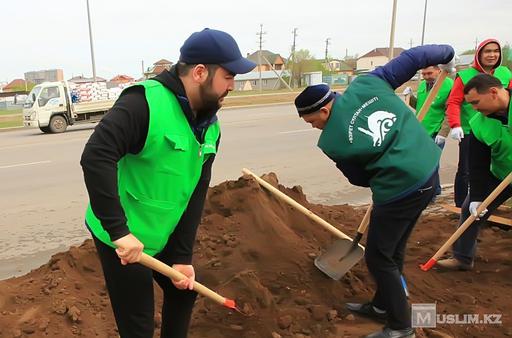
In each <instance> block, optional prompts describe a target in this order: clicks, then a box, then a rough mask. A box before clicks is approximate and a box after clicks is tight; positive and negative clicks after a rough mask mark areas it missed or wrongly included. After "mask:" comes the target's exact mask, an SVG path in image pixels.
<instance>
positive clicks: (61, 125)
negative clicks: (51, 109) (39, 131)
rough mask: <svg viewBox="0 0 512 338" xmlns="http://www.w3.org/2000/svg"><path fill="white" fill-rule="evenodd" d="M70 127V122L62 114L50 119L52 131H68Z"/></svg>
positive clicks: (49, 126)
mask: <svg viewBox="0 0 512 338" xmlns="http://www.w3.org/2000/svg"><path fill="white" fill-rule="evenodd" d="M67 127H68V123H67V121H66V119H65V118H64V117H62V116H60V115H55V116H53V117H52V118H51V119H50V124H49V125H48V128H50V131H51V132H52V133H63V132H65V131H66V128H67Z"/></svg>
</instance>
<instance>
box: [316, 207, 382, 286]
mask: <svg viewBox="0 0 512 338" xmlns="http://www.w3.org/2000/svg"><path fill="white" fill-rule="evenodd" d="M371 212H372V206H371V205H370V207H369V208H368V210H366V214H365V215H364V217H363V220H362V221H361V224H360V225H359V228H357V234H356V236H355V237H354V239H353V240H350V239H346V238H342V239H339V240H337V241H336V242H334V243H333V244H332V245H331V246H330V247H329V248H328V249H327V251H325V252H324V253H323V254H321V255H320V256H318V257H317V258H316V259H315V265H316V267H317V268H318V269H320V270H321V271H322V272H323V273H325V274H326V275H327V276H329V277H331V278H332V279H335V280H340V279H341V277H343V276H344V275H345V274H346V273H347V272H348V270H350V269H351V268H352V267H353V266H354V265H356V264H357V262H359V261H360V260H361V259H362V258H363V257H364V247H363V246H361V245H360V244H359V242H360V241H361V238H362V237H363V235H364V233H365V232H366V228H367V227H368V224H369V223H370V215H371Z"/></svg>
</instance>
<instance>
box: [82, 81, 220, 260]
mask: <svg viewBox="0 0 512 338" xmlns="http://www.w3.org/2000/svg"><path fill="white" fill-rule="evenodd" d="M137 85H140V86H143V87H144V89H145V95H146V100H147V102H148V106H149V128H148V134H147V137H146V142H145V144H144V147H143V148H142V150H141V151H140V152H139V153H138V154H136V155H133V154H126V155H125V156H124V157H123V158H121V159H120V160H119V162H118V163H117V167H118V169H117V179H118V190H119V199H120V201H121V205H122V207H123V209H124V212H125V215H126V218H127V226H128V228H129V229H130V232H131V233H132V234H133V235H134V236H135V237H137V238H138V239H139V240H140V241H141V242H142V243H143V244H144V252H145V253H147V254H149V255H152V256H153V255H155V254H157V253H159V252H160V251H161V250H162V249H163V248H164V246H165V245H166V243H167V241H168V239H169V236H170V235H171V234H172V232H173V231H174V229H175V228H176V225H177V224H178V222H179V220H180V218H181V216H182V215H183V213H184V211H185V209H186V207H187V205H188V203H189V200H190V198H191V196H192V193H193V192H194V190H195V188H196V186H197V183H198V182H199V178H200V176H201V170H202V167H203V163H204V162H205V161H206V160H207V159H208V157H209V156H211V155H212V154H215V153H216V146H217V140H218V139H219V134H220V127H219V123H218V122H215V123H213V124H211V125H210V126H209V127H208V129H207V130H206V133H205V137H204V143H202V144H201V143H199V142H198V141H197V139H196V137H195V135H194V133H193V131H192V129H191V128H190V125H189V123H188V121H187V119H186V117H185V114H184V113H183V110H182V109H181V106H180V104H179V103H178V100H177V99H176V96H175V95H174V94H173V93H172V92H171V91H169V90H168V89H167V88H165V87H164V86H163V85H162V84H161V83H159V82H158V81H155V80H147V81H144V82H141V83H139V84H137ZM85 219H86V222H87V225H88V226H89V228H90V230H91V231H92V233H93V234H94V236H96V237H97V238H98V239H100V240H101V241H102V242H103V243H105V244H107V245H110V246H111V247H115V245H114V244H113V243H112V241H111V240H110V236H109V234H108V233H107V232H106V231H105V230H104V229H103V227H102V225H101V222H100V220H99V219H98V218H97V217H96V216H95V215H94V212H93V210H92V208H91V205H90V204H89V206H88V208H87V211H86V218H85Z"/></svg>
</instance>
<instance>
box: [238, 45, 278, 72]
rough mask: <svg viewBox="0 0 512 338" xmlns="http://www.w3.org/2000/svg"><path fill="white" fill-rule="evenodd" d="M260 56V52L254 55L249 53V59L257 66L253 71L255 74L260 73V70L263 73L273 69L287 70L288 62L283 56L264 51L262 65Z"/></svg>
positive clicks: (262, 52)
mask: <svg viewBox="0 0 512 338" xmlns="http://www.w3.org/2000/svg"><path fill="white" fill-rule="evenodd" d="M258 54H259V51H256V52H254V53H252V54H249V53H247V58H248V59H249V60H251V61H252V62H254V63H255V64H256V67H255V68H254V69H253V70H252V71H253V72H259V71H260V68H261V71H262V72H264V71H268V70H272V68H274V69H275V70H282V69H285V63H286V60H285V59H284V58H283V57H282V56H281V55H279V54H276V53H272V52H271V51H268V50H262V51H261V64H260V62H259V58H258ZM267 61H268V62H267Z"/></svg>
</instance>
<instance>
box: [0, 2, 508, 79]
mask: <svg viewBox="0 0 512 338" xmlns="http://www.w3.org/2000/svg"><path fill="white" fill-rule="evenodd" d="M6 3H8V4H6ZM86 3H87V2H86V0H45V1H41V0H23V1H5V0H4V1H1V2H0V6H1V7H0V23H1V26H2V34H1V35H0V36H1V38H0V82H2V81H11V80H13V79H15V78H23V76H24V75H23V74H24V73H25V72H27V71H35V70H44V69H55V68H60V69H63V70H64V77H65V78H66V79H69V78H71V77H72V76H76V75H84V76H92V65H91V52H90V44H89V30H88V21H87V5H86ZM89 5H90V10H91V23H92V35H93V42H94V45H93V46H94V56H95V61H96V62H95V63H96V74H97V76H101V77H104V78H107V79H110V78H112V77H114V76H115V75H118V74H126V75H130V76H132V77H135V78H139V77H140V76H141V75H142V61H143V62H144V66H145V67H146V68H147V67H149V66H150V65H151V64H153V63H154V62H156V61H158V60H159V59H162V58H165V59H168V60H170V61H173V62H175V61H177V60H178V58H179V48H180V47H181V45H182V44H183V41H185V39H186V38H187V37H188V36H189V35H190V34H191V33H193V32H196V31H200V30H202V29H203V28H205V27H209V28H214V29H219V30H224V31H226V32H228V33H230V34H231V35H232V36H233V37H234V38H235V39H236V41H237V42H238V45H239V47H240V50H241V51H242V54H243V55H246V53H252V52H255V51H256V50H257V49H258V48H259V47H258V35H257V33H258V32H259V31H260V25H263V31H264V32H265V33H266V34H264V36H263V49H267V50H270V51H272V52H274V53H279V54H281V55H282V56H284V57H285V58H287V57H289V55H290V51H291V45H292V41H293V34H292V31H293V29H294V28H297V34H298V35H297V38H296V49H297V50H299V49H307V50H309V51H310V52H311V53H312V54H313V55H314V56H315V57H317V58H323V57H324V55H325V45H326V44H325V41H326V39H327V38H329V39H330V44H329V47H328V55H329V57H331V58H343V57H344V56H345V55H346V53H347V51H348V54H349V55H354V54H358V55H359V56H361V55H363V54H365V53H367V52H368V51H370V50H371V49H373V48H376V47H388V46H389V40H390V32H391V17H392V5H393V0H356V1H354V0H350V1H349V0H338V1H331V0H323V1H308V0H295V1H287V0H282V1H275V0H273V1H267V0H259V1H243V0H238V1H231V0H210V1H193V0H189V1H180V2H177V1H169V0H168V1H164V0H144V1H136V0H89ZM424 6H425V0H397V14H396V27H395V47H403V48H409V47H410V46H411V41H412V46H417V45H420V44H421V36H422V24H423V12H424ZM511 16H512V1H510V0H428V7H427V20H426V29H425V44H428V43H447V44H451V45H452V46H453V47H454V48H455V50H456V52H458V53H460V52H463V51H464V50H467V49H472V48H474V47H475V40H477V41H482V40H484V39H485V38H489V37H495V38H497V39H499V40H500V41H501V42H502V43H509V42H512V36H511V34H512V31H511V30H510V18H511Z"/></svg>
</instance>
